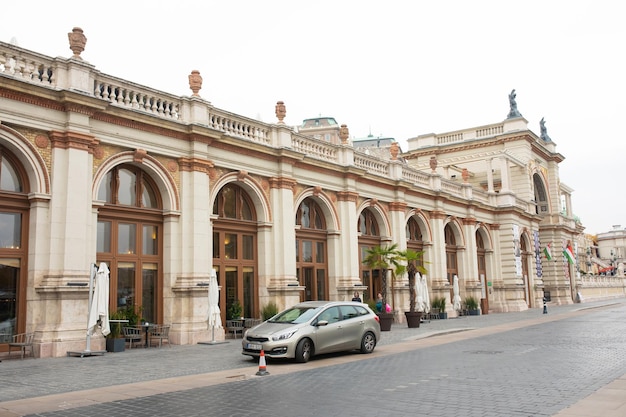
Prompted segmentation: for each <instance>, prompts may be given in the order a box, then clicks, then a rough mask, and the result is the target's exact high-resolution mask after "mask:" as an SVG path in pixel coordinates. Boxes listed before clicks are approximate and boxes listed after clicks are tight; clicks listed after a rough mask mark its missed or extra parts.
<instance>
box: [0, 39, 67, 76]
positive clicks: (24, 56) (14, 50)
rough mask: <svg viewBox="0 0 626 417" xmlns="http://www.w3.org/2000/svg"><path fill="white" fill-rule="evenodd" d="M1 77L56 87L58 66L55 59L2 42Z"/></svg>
mask: <svg viewBox="0 0 626 417" xmlns="http://www.w3.org/2000/svg"><path fill="white" fill-rule="evenodd" d="M0 75H5V76H9V77H12V78H17V79H19V80H21V81H25V82H29V83H34V84H44V85H48V86H54V85H56V76H55V75H56V64H55V60H54V59H52V58H49V57H47V56H45V55H41V54H37V53H34V52H30V51H27V50H25V49H22V48H20V47H18V46H15V45H10V44H8V43H4V42H0Z"/></svg>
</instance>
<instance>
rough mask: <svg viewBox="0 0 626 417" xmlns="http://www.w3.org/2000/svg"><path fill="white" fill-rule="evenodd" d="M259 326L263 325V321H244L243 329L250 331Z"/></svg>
mask: <svg viewBox="0 0 626 417" xmlns="http://www.w3.org/2000/svg"><path fill="white" fill-rule="evenodd" d="M257 324H261V319H244V324H243V327H245V328H246V329H249V328H251V327H254V326H256V325H257Z"/></svg>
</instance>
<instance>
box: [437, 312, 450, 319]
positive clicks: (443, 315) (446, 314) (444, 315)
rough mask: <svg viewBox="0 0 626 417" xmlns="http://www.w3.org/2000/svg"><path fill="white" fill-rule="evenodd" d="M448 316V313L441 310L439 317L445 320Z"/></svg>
mask: <svg viewBox="0 0 626 417" xmlns="http://www.w3.org/2000/svg"><path fill="white" fill-rule="evenodd" d="M447 318H448V313H445V312H444V313H442V312H439V319H441V320H444V319H447Z"/></svg>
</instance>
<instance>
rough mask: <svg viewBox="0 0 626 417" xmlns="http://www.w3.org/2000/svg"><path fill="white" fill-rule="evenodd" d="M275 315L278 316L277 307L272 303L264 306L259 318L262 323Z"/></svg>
mask: <svg viewBox="0 0 626 417" xmlns="http://www.w3.org/2000/svg"><path fill="white" fill-rule="evenodd" d="M276 314H278V306H276V303H275V302H273V301H270V302H269V303H267V304H265V306H264V307H263V310H261V318H262V319H263V321H265V320H267V319H270V318H272V317H274V316H275V315H276Z"/></svg>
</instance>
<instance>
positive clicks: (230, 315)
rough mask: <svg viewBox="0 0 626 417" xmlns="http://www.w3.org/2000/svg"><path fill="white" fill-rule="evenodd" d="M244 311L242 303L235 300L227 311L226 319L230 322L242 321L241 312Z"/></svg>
mask: <svg viewBox="0 0 626 417" xmlns="http://www.w3.org/2000/svg"><path fill="white" fill-rule="evenodd" d="M242 311H243V309H242V308H241V303H240V302H239V300H234V301H233V303H232V304H231V305H229V306H228V309H227V310H226V317H227V319H228V320H239V319H241V312H242Z"/></svg>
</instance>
